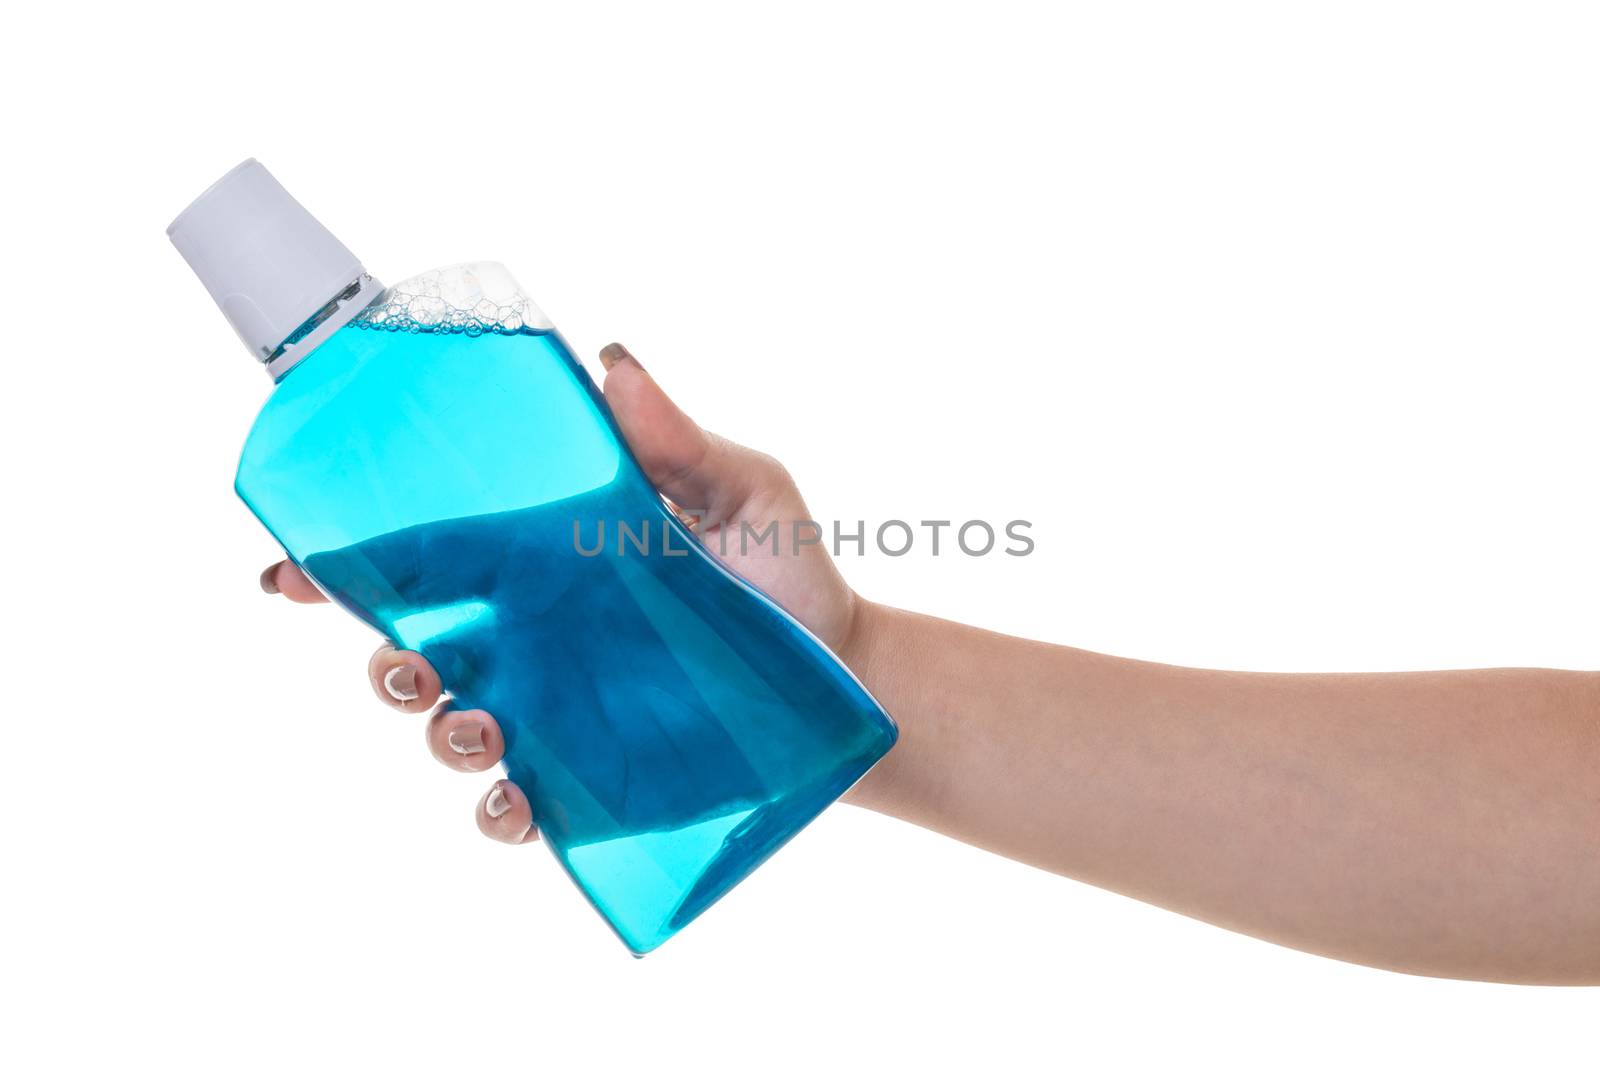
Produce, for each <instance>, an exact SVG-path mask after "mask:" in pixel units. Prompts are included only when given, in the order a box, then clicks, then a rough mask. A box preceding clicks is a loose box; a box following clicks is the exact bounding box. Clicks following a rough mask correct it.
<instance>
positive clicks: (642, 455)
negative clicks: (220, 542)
mask: <svg viewBox="0 0 1600 1067" xmlns="http://www.w3.org/2000/svg"><path fill="white" fill-rule="evenodd" d="M600 362H601V363H602V364H603V365H604V367H605V369H606V376H605V381H604V392H605V397H606V401H607V403H608V404H609V405H610V408H611V412H612V415H613V417H614V418H615V419H616V421H617V425H618V427H619V428H620V429H621V430H622V433H623V436H624V437H625V438H626V439H627V442H628V446H629V448H631V449H632V451H633V454H634V457H635V458H636V459H637V460H638V461H639V466H640V467H641V468H642V469H643V471H644V473H645V476H646V477H647V478H649V479H650V481H651V483H652V484H653V485H654V486H655V487H656V488H657V490H659V491H660V492H661V494H662V495H663V496H664V497H666V498H667V500H669V501H670V502H671V503H672V504H673V505H674V506H675V508H676V509H677V510H678V512H679V514H680V515H681V516H682V517H683V518H684V519H685V522H686V523H688V524H689V525H690V528H691V529H692V530H693V532H694V533H695V534H696V535H697V536H698V537H699V538H700V540H701V542H702V543H703V544H704V545H705V546H706V548H707V549H708V550H709V551H711V552H712V553H713V554H716V555H719V556H720V557H721V558H722V559H723V562H725V563H726V564H727V565H728V566H729V567H730V568H731V569H732V570H733V571H734V572H735V573H736V574H738V575H740V576H741V577H743V578H745V579H746V580H748V581H749V582H751V583H752V584H754V585H755V586H756V587H757V588H759V589H761V590H762V591H763V592H765V593H766V594H767V595H768V596H770V597H772V599H773V600H775V601H777V602H778V604H779V605H780V606H782V607H783V608H784V610H786V611H788V612H789V613H790V614H791V615H793V616H794V617H795V618H796V619H798V620H799V621H800V622H801V623H802V624H803V625H804V626H805V627H806V628H807V629H809V630H810V631H811V632H812V633H813V634H815V635H816V636H817V637H818V638H819V639H820V640H822V641H823V642H824V643H825V644H827V645H828V646H829V647H830V648H832V649H833V650H834V652H835V653H837V654H839V655H840V656H841V657H844V656H845V653H846V649H847V647H848V646H849V644H850V642H851V639H852V637H853V635H854V633H855V629H856V620H857V618H858V616H859V615H860V614H861V611H860V602H859V600H858V598H857V597H856V595H855V594H854V593H853V592H852V591H851V589H850V587H849V586H848V585H846V584H845V582H844V579H843V577H842V576H841V575H840V574H839V571H838V568H837V567H836V566H834V562H833V558H832V556H830V555H829V554H828V551H827V549H826V548H825V547H824V546H823V545H821V544H791V543H790V542H789V540H788V537H789V533H790V531H793V530H794V529H795V528H796V526H795V524H796V523H797V522H804V521H809V519H810V514H809V512H808V511H807V509H806V505H805V501H804V500H802V499H801V497H800V492H799V490H798V489H797V488H796V487H795V484H794V481H793V479H791V478H790V477H789V474H788V472H787V471H786V470H784V468H783V466H782V464H780V463H779V462H778V461H777V460H775V459H773V458H772V457H770V456H767V455H763V454H762V453H760V452H756V451H754V450H752V449H748V448H745V447H743V446H741V445H737V444H734V443H733V442H731V441H728V440H726V439H724V438H721V437H718V436H716V435H715V434H710V433H707V432H706V431H704V430H702V429H701V428H700V427H699V426H698V425H696V423H695V422H694V420H693V419H691V418H690V417H689V416H688V415H686V414H684V413H683V411H682V410H680V409H679V408H678V406H677V405H676V404H674V403H673V402H672V400H671V399H670V398H669V397H668V396H667V395H666V393H665V392H663V391H662V389H661V387H660V386H659V385H657V384H656V382H655V379H654V378H652V377H651V376H650V374H649V373H648V372H647V371H646V370H645V369H644V368H643V367H642V366H641V365H640V364H639V362H638V361H637V360H636V359H634V358H633V356H632V355H631V354H630V353H629V352H628V350H627V349H626V348H624V347H623V346H621V345H619V344H612V345H607V346H606V347H605V348H604V349H602V350H601V352H600ZM771 523H777V528H778V530H779V536H780V537H782V538H784V541H783V543H782V544H781V546H780V548H781V550H780V551H777V552H774V551H773V550H772V549H771V548H768V547H767V545H768V544H770V542H767V543H764V544H763V545H762V546H761V547H760V548H759V549H754V550H752V551H750V552H743V551H741V547H742V545H743V544H744V539H743V538H741V536H740V534H739V531H740V530H742V529H744V528H745V526H746V525H748V527H750V528H752V529H754V530H756V531H764V530H765V529H766V528H767V527H768V525H769V524H771ZM725 530H726V531H727V536H724V531H725ZM261 587H262V589H264V590H265V591H267V592H269V593H281V594H283V595H284V596H285V597H286V598H287V599H289V600H291V601H294V602H296V603H300V604H311V603H322V602H325V601H326V599H327V598H326V597H324V596H323V594H322V592H321V591H320V590H318V589H317V587H316V586H315V585H314V584H312V582H311V580H310V579H309V578H307V577H306V575H305V574H304V573H303V572H302V571H301V570H300V569H299V568H298V567H296V566H295V565H294V564H293V563H291V562H290V561H288V560H282V561H280V562H278V563H275V564H273V565H272V566H270V567H268V568H267V569H266V570H265V571H263V572H262V574H261ZM367 674H368V678H369V680H370V681H371V683H372V687H373V690H374V692H376V693H377V695H378V698H379V699H380V700H382V701H383V702H384V703H386V704H388V705H390V706H391V707H394V708H397V709H399V710H401V711H404V712H411V713H419V712H424V711H430V710H431V711H432V715H431V716H430V718H429V720H428V726H427V731H426V737H427V744H428V750H429V751H430V752H432V753H433V755H434V757H435V758H437V759H438V760H439V761H440V762H441V763H443V764H445V765H446V766H448V767H451V768H454V769H456V770H459V771H466V772H480V771H487V770H489V769H491V768H493V767H494V766H495V765H496V764H498V763H499V762H500V760H501V759H502V758H503V757H504V756H505V739H504V736H503V735H502V734H501V731H500V727H499V725H498V724H497V723H496V722H495V721H494V717H493V716H492V715H490V714H489V713H488V712H485V711H482V710H479V709H458V708H456V707H454V706H453V705H452V704H451V703H450V701H449V700H443V701H442V702H441V698H442V697H443V696H444V693H443V685H442V683H441V682H440V679H439V675H438V673H437V672H436V671H435V670H434V669H433V667H432V666H431V665H430V664H429V663H428V661H427V660H426V659H424V658H423V657H422V656H420V655H418V654H417V653H415V652H408V651H404V650H401V649H396V648H394V647H393V646H391V645H385V646H384V647H382V648H380V649H379V650H378V651H377V652H376V653H374V654H373V656H372V659H371V661H370V662H369V663H368V665H367ZM477 821H478V828H479V829H480V830H482V831H483V833H485V834H486V835H488V836H489V837H491V838H493V839H495V840H497V841H505V842H508V843H513V844H516V843H521V842H524V841H531V840H533V839H534V838H536V837H537V836H538V834H537V830H536V829H535V828H534V826H533V815H532V811H531V809H530V808H529V805H528V801H527V798H526V797H525V796H524V795H523V793H522V791H521V790H520V789H518V788H517V787H516V785H514V784H513V783H511V782H510V781H505V780H502V781H499V782H497V783H495V785H494V786H493V787H492V788H490V790H489V791H488V792H487V793H486V794H485V795H484V797H483V799H482V800H481V801H480V802H479V803H478V807H477Z"/></svg>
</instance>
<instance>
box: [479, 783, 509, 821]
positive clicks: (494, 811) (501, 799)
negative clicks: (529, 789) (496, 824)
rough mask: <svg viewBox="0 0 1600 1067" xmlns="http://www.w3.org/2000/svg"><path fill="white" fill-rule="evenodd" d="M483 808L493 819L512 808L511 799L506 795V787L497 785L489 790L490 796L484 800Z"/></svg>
mask: <svg viewBox="0 0 1600 1067" xmlns="http://www.w3.org/2000/svg"><path fill="white" fill-rule="evenodd" d="M483 810H484V811H485V812H486V813H487V814H488V816H489V818H491V819H498V818H499V817H500V816H502V815H504V814H505V813H506V812H508V811H510V810H511V800H510V798H509V797H507V796H506V787H505V786H503V785H497V786H495V787H494V788H493V789H491V790H489V798H488V799H487V800H485V801H484V802H483Z"/></svg>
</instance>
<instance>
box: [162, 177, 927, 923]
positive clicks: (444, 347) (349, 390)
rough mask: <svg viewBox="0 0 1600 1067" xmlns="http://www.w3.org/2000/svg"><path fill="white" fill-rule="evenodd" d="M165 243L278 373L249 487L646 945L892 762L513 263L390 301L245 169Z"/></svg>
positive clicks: (420, 284) (845, 693)
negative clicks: (489, 728)
mask: <svg viewBox="0 0 1600 1067" xmlns="http://www.w3.org/2000/svg"><path fill="white" fill-rule="evenodd" d="M241 220H242V221H241ZM313 227H314V230H312V229H310V228H313ZM301 230H304V231H306V233H310V234H312V237H306V236H305V235H304V234H302V233H300V232H299V231H301ZM169 234H171V235H172V237H173V240H174V243H176V244H177V245H178V247H179V250H180V251H182V252H183V253H184V255H185V257H186V258H188V259H189V261H190V263H191V265H192V266H194V267H195V270H196V272H197V273H199V274H200V276H201V278H202V280H203V281H205V282H206V284H207V287H208V288H209V289H210V290H211V291H212V295H213V297H215V298H216V299H217V302H218V304H219V306H221V307H222V309H223V311H224V313H226V314H228V315H229V318H230V319H231V320H232V321H233V322H234V324H235V326H236V328H237V329H238V330H239V333H240V335H241V337H243V338H244V339H245V341H246V344H247V345H248V346H250V347H251V348H252V350H253V351H256V352H257V353H258V354H259V355H263V356H266V357H267V358H266V362H267V367H268V369H269V371H271V372H273V374H274V377H275V378H276V388H275V389H274V390H273V393H272V395H271V397H270V398H269V399H268V401H267V403H266V405H265V407H264V408H263V409H262V411H261V414H260V416H259V417H258V418H257V420H256V423H255V426H254V428H253V429H252V430H251V432H250V436H249V438H248V440H247V442H246V444H245V448H244V454H243V457H242V459H241V461H240V464H239V474H238V480H237V486H236V487H237V489H238V492H239V495H240V496H241V497H242V498H243V499H244V501H245V503H246V504H248V505H249V507H250V508H251V510H252V511H253V512H254V513H255V514H256V516H257V517H258V518H260V520H261V521H262V522H263V523H264V524H265V525H266V526H267V528H268V529H269V530H271V531H272V533H273V534H274V536H276V537H277V539H278V540H279V541H280V542H281V543H282V544H283V547H284V549H285V550H286V551H287V552H288V555H289V557H290V558H291V559H292V560H294V561H295V562H296V563H297V564H299V565H300V566H301V567H302V568H303V569H304V570H305V571H306V573H307V574H309V575H310V576H311V577H312V579H313V580H315V581H316V583H317V584H318V585H319V586H320V587H321V588H322V589H323V590H324V591H325V592H326V593H327V594H328V595H329V596H330V597H331V598H332V599H333V600H335V601H336V602H338V603H339V604H342V605H343V606H344V607H346V608H347V609H349V610H350V611H351V612H353V613H354V614H355V615H356V616H357V617H359V618H360V619H362V620H363V621H365V622H366V623H368V624H369V625H370V626H372V627H373V628H374V629H376V630H378V631H379V632H380V633H382V634H383V635H384V636H386V637H387V638H388V639H389V640H391V641H393V642H394V643H395V644H396V645H397V646H399V647H401V648H407V649H414V650H416V651H417V652H419V653H421V654H422V655H423V656H425V657H427V659H428V660H429V662H431V663H432V664H433V665H434V666H435V667H436V668H437V669H438V671H439V674H440V676H441V677H442V679H443V680H444V684H445V687H446V689H447V690H448V691H449V692H450V693H451V695H452V696H453V697H454V699H455V701H456V703H457V705H458V706H461V707H476V708H483V709H484V710H486V711H488V712H490V713H491V714H493V715H494V716H495V719H496V720H497V721H498V722H499V724H500V726H501V728H502V730H503V732H504V735H505V740H506V757H505V766H506V772H507V777H509V778H510V779H511V780H512V781H513V782H515V783H516V784H517V785H518V786H519V787H521V788H522V790H523V791H524V792H525V793H526V794H527V795H528V797H529V799H530V801H531V803H532V807H533V811H534V817H535V821H536V822H537V824H538V826H539V830H540V833H541V836H542V837H543V839H544V840H545V841H546V842H547V843H548V844H549V846H550V848H551V850H552V851H553V852H554V853H555V855H556V857H557V858H558V859H559V860H560V862H561V864H562V866H563V867H564V868H565V869H566V870H567V872H568V873H569V874H570V875H571V877H572V880H573V881H574V882H575V883H576V884H577V885H578V887H579V888H580V889H582V890H583V892H584V893H585V894H586V895H587V896H588V898H589V900H590V901H591V902H592V903H593V904H594V906H595V908H596V909H597V910H598V911H599V912H600V914H601V915H602V916H603V917H604V918H605V919H606V921H607V922H608V923H610V925H611V926H612V928H613V929H614V930H615V931H616V932H617V934H618V935H619V936H620V937H621V938H622V940H623V941H624V942H625V943H626V944H627V946H628V947H629V948H630V949H631V950H633V951H634V952H635V953H639V954H642V953H645V952H648V951H650V950H651V949H653V948H655V947H656V946H658V945H660V944H661V943H662V942H663V941H665V940H666V939H667V938H669V937H671V936H672V935H673V934H674V933H676V932H677V931H678V930H679V929H681V928H682V927H683V926H685V925H686V924H687V923H688V922H689V921H690V920H692V919H694V918H695V917H696V916H697V915H699V914H700V913H701V912H702V911H704V910H705V909H706V908H707V907H709V906H710V905H711V904H712V903H714V902H715V901H716V900H717V899H718V898H719V897H721V896H722V894H723V893H725V892H727V891H728V890H729V889H730V888H732V887H733V886H734V885H736V884H737V883H738V882H739V881H740V880H742V879H743V878H744V877H745V876H746V875H748V874H749V873H750V872H751V871H752V870H753V869H754V868H755V867H756V866H757V865H759V864H760V863H761V862H762V861H763V860H764V859H766V858H767V857H768V856H769V855H771V854H772V852H773V851H775V850H776V849H777V848H778V847H780V846H781V845H782V844H783V843H784V842H785V841H787V840H788V839H789V838H790V837H792V836H793V835H794V834H795V833H796V832H797V831H799V830H800V829H801V828H802V827H803V826H805V825H806V824H807V823H808V822H810V821H811V819H812V818H814V817H815V816H816V815H817V814H818V813H819V812H820V811H822V809H823V808H825V807H826V806H827V805H828V804H830V803H831V802H832V801H834V800H835V799H837V798H838V797H839V796H840V795H841V794H842V793H843V792H844V791H845V790H846V789H848V788H849V787H850V786H851V785H852V784H853V783H854V782H855V781H856V780H857V779H859V778H860V777H861V776H862V775H863V774H865V773H866V772H867V770H868V769H869V768H871V766H872V765H873V764H874V763H875V762H876V761H877V760H878V759H879V758H881V757H882V756H883V755H884V754H885V753H886V752H887V751H888V750H889V748H890V746H891V745H893V743H894V740H895V735H896V731H895V726H894V723H893V722H892V721H891V720H890V718H889V717H888V716H887V715H886V714H885V713H884V712H883V710H882V709H881V708H880V707H879V706H878V704H877V703H876V701H874V700H873V698H872V697H871V695H870V694H868V693H867V691H866V690H865V689H863V688H862V686H861V685H860V684H859V683H858V682H857V681H856V680H855V679H854V678H853V677H852V676H851V674H850V672H849V671H848V670H847V669H846V668H845V667H844V666H843V665H842V664H841V663H840V662H839V661H838V659H837V658H835V657H834V656H833V654H832V653H830V652H829V651H828V649H827V648H825V647H824V646H823V645H822V643H821V642H819V641H818V640H817V639H816V638H815V637H813V636H811V634H809V633H808V632H807V631H806V630H805V628H804V627H802V626H801V625H800V624H799V623H798V622H796V621H795V620H794V619H793V618H791V617H790V616H789V615H788V614H786V613H785V612H784V611H783V610H782V609H781V608H779V607H778V606H777V605H776V604H775V603H773V602H772V601H771V600H770V599H769V598H767V597H766V596H765V595H764V594H762V593H761V592H760V591H759V590H757V589H755V588H754V587H753V586H751V585H750V584H749V583H748V582H746V581H744V580H743V579H741V578H739V577H738V576H736V575H735V574H733V573H732V572H731V571H729V570H728V569H727V568H726V567H725V566H724V565H723V564H722V562H721V561H720V560H719V559H717V558H716V556H715V555H713V554H711V553H710V552H708V551H707V550H706V549H705V548H704V547H703V546H702V545H701V544H700V542H699V541H698V540H697V539H696V538H695V537H694V536H693V535H692V534H690V533H689V532H688V531H687V530H686V529H685V528H684V527H683V526H682V524H681V523H680V522H679V521H678V519H677V518H676V516H674V515H673V514H672V512H671V511H670V510H669V509H668V508H667V507H666V506H665V504H664V503H663V502H662V500H661V498H660V496H659V495H658V494H657V493H656V492H655V490H654V488H653V487H652V486H651V485H650V483H649V481H648V480H647V479H646V478H645V477H644V475H643V473H642V472H641V471H640V469H639V467H638V465H637V463H636V462H635V460H634V458H633V456H632V455H631V454H630V453H629V451H628V448H627V446H626V444H625V443H624V442H623V440H622V437H621V435H620V434H619V432H618V430H617V427H616V425H615V423H613V421H612V420H611V417H610V413H609V412H608V410H607V408H606V405H605V402H604V400H603V398H602V397H601V395H600V394H599V392H598V390H597V389H596V388H595V385H594V383H593V381H592V380H591V379H590V377H589V375H588V373H587V372H586V371H585V370H584V369H583V368H582V366H581V365H580V364H579V363H578V362H577V361H576V360H575V359H574V358H573V356H572V354H571V352H570V351H569V350H568V348H567V346H566V344H565V343H564V342H563V341H562V339H561V337H560V336H559V335H558V334H557V333H556V332H555V331H554V330H553V329H552V328H551V327H550V325H549V323H548V322H547V321H546V320H545V319H544V317H543V315H542V314H541V313H540V312H539V311H538V309H537V308H536V307H535V306H534V305H533V304H532V303H531V301H529V300H528V299H527V297H526V296H525V295H524V294H523V293H522V292H521V291H520V289H518V288H517V286H516V285H515V283H514V282H513V281H512V280H511V278H510V276H509V274H507V273H506V272H505V270H504V268H502V267H500V266H498V265H497V264H473V265H470V266H463V267H455V268H448V269H445V270H440V271H432V272H429V273H426V274H423V275H419V276H418V277H417V278H414V279H412V280H410V281H407V282H403V283H401V284H399V285H396V286H394V287H392V288H389V289H387V290H385V289H383V288H382V287H380V286H378V285H377V283H375V282H373V281H372V279H371V278H370V277H369V276H367V275H366V273H365V271H364V270H362V269H361V267H360V264H359V263H358V262H357V261H355V259H354V257H351V256H349V253H348V252H347V251H345V250H344V249H343V246H342V245H339V244H338V242H337V241H334V240H333V238H332V237H331V235H327V231H325V230H323V229H322V228H321V227H320V226H318V225H317V224H316V222H315V220H313V219H311V217H310V216H309V215H308V214H306V213H305V211H304V209H302V208H300V206H299V205H298V204H297V203H295V202H294V201H293V200H292V199H291V198H290V197H289V196H288V194H287V193H285V192H283V190H282V188H281V186H278V185H277V183H276V182H275V181H273V180H272V178H271V176H270V175H268V174H267V173H266V171H265V170H264V169H263V168H261V167H260V165H259V164H257V163H254V161H249V162H247V163H246V164H242V165H241V167H240V168H236V169H235V170H234V171H233V172H230V174H229V175H228V176H226V177H224V179H223V180H222V181H221V182H219V183H218V184H217V185H216V186H214V187H213V188H212V189H211V190H209V191H208V192H207V193H206V194H204V195H203V196H202V197H201V199H200V200H198V201H196V203H195V204H194V205H192V206H191V207H190V209H189V210H188V211H186V212H185V213H184V215H182V216H180V217H179V219H178V220H177V221H176V222H175V223H174V224H173V227H172V228H171V229H169ZM313 238H314V239H313ZM324 239H325V240H326V242H331V246H332V247H333V248H336V250H337V251H332V250H330V249H328V248H324V247H323V246H321V245H319V244H318V242H319V241H322V240H324ZM307 249H311V250H312V252H309V253H308V251H307ZM324 253H325V255H324ZM339 253H342V254H343V256H344V257H345V259H346V260H347V262H343V263H342V264H341V265H340V268H339V269H335V267H334V264H336V263H338V262H339V261H340V255H339ZM318 257H321V258H322V259H326V260H327V264H326V265H327V266H328V269H327V270H322V267H323V266H324V264H322V263H320V262H319V263H317V264H308V263H307V262H304V261H305V260H308V259H317V258H318ZM313 267H314V268H315V269H312V268H313ZM297 270H298V271H300V273H301V274H302V276H304V275H306V274H312V275H315V274H319V272H320V273H321V274H322V275H323V277H322V279H321V280H319V281H316V282H312V283H308V284H306V285H303V286H300V287H298V288H296V287H295V286H290V287H289V289H290V290H293V292H294V293H296V294H298V295H295V296H294V297H292V298H291V297H288V296H284V295H283V294H282V292H268V289H269V288H270V286H269V285H264V283H262V282H261V281H260V280H259V279H258V276H259V275H271V277H272V283H271V284H284V283H282V282H281V280H280V279H281V277H282V275H283V274H284V272H293V271H297ZM319 286H320V288H319ZM302 289H303V290H304V292H303V293H302V292H301V290H302ZM261 293H266V294H267V295H264V296H263V295H259V294H261ZM241 301H243V302H244V307H245V310H244V311H240V310H239V307H240V306H241V304H240V302H241ZM302 311H304V312H305V314H304V315H303V316H302V317H300V318H298V319H296V318H295V316H296V315H299V314H300V313H301V312H302ZM290 320H293V321H294V323H295V324H294V325H293V326H286V324H287V323H289V322H290ZM274 335H276V338H274ZM262 337H265V338H267V339H266V340H261V338H262ZM285 363H287V365H285ZM623 526H625V527H626V530H627V533H626V534H623V530H622V527H623ZM602 530H604V531H605V535H604V537H603V538H602V536H601V531H602ZM619 534H623V535H622V536H619ZM641 541H642V542H643V547H641ZM597 545H598V546H600V551H598V552H597V551H594V550H595V548H596V547H597Z"/></svg>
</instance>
